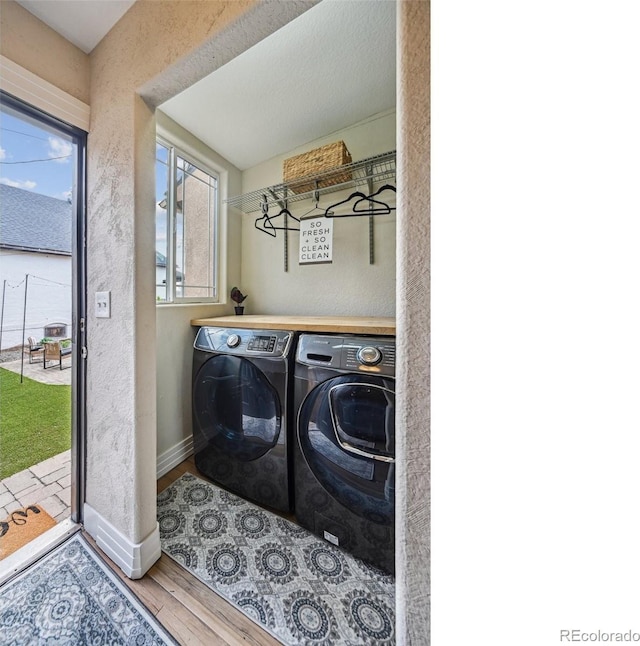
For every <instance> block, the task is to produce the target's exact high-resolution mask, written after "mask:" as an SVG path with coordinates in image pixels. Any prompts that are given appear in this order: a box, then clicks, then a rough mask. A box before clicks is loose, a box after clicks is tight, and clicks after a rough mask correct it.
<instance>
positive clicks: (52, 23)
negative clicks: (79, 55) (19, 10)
mask: <svg viewBox="0 0 640 646" xmlns="http://www.w3.org/2000/svg"><path fill="white" fill-rule="evenodd" d="M16 2H17V3H18V4H20V5H22V6H23V7H24V8H25V9H26V10H27V11H29V12H30V13H32V14H33V15H34V16H36V17H37V18H40V20H42V22H44V23H46V24H47V25H49V27H51V29H53V30H54V31H57V32H58V33H59V34H60V35H61V36H64V37H65V38H66V39H67V40H68V41H70V42H72V43H73V44H74V45H75V46H76V47H78V48H79V49H81V50H82V51H83V52H84V53H85V54H88V53H89V52H91V50H92V49H93V48H94V47H95V46H96V45H97V44H98V43H99V42H100V41H101V40H102V39H103V38H104V36H105V35H106V34H107V33H108V32H109V30H110V29H111V27H113V26H114V25H115V24H116V23H117V22H118V20H120V18H122V16H124V14H125V13H126V12H127V10H128V9H129V7H131V5H132V4H133V3H134V2H135V0H16Z"/></svg>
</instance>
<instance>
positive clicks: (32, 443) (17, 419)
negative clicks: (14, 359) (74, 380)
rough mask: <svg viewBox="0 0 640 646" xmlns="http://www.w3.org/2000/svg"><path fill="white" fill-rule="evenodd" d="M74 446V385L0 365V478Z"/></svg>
mask: <svg viewBox="0 0 640 646" xmlns="http://www.w3.org/2000/svg"><path fill="white" fill-rule="evenodd" d="M70 447H71V386H51V385H49V384H42V383H40V382H38V381H33V380H32V379H28V378H26V377H25V378H24V380H23V383H22V384H21V383H20V375H18V374H16V373H14V372H10V371H9V370H5V369H3V368H0V479H4V478H7V477H9V476H10V475H13V474H14V473H17V472H18V471H22V470H23V469H26V468H27V467H30V466H32V465H34V464H38V462H42V461H43V460H46V459H47V458H50V457H52V456H54V455H57V454H58V453H62V452H63V451H66V450H67V449H69V448H70Z"/></svg>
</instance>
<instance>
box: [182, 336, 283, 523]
mask: <svg viewBox="0 0 640 646" xmlns="http://www.w3.org/2000/svg"><path fill="white" fill-rule="evenodd" d="M293 338H294V335H293V332H288V331H282V330H245V329H236V328H216V327H208V326H205V327H201V328H200V330H199V331H198V334H197V336H196V339H195V342H194V355H193V391H192V400H193V445H194V459H195V465H196V467H197V469H198V471H200V473H202V474H203V475H204V476H206V477H207V478H209V479H210V480H212V481H214V482H217V483H219V484H221V485H223V486H224V487H226V488H227V489H229V490H231V491H233V492H234V493H237V494H238V495H240V496H242V497H244V498H248V499H250V500H253V501H255V502H258V503H260V504H263V505H266V506H268V507H272V508H274V509H277V510H281V511H290V510H291V507H292V495H291V488H292V483H291V478H290V468H289V461H290V458H289V440H288V434H289V418H288V414H287V411H288V406H289V390H290V381H289V380H290V372H291V357H290V353H291V352H292V348H293Z"/></svg>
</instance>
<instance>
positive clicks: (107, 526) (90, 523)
mask: <svg viewBox="0 0 640 646" xmlns="http://www.w3.org/2000/svg"><path fill="white" fill-rule="evenodd" d="M84 527H85V529H86V530H87V531H88V532H89V534H91V536H92V537H93V539H94V540H95V542H96V543H97V545H98V547H99V548H100V549H101V550H102V551H103V552H104V553H105V554H106V555H107V556H108V557H109V558H110V559H111V560H112V561H113V562H114V563H115V564H116V565H117V566H118V567H119V568H120V569H121V570H122V571H123V572H124V573H125V574H126V575H127V576H128V577H129V578H130V579H139V578H141V577H142V576H144V574H145V572H147V570H148V569H149V568H150V567H151V566H152V565H153V564H154V563H155V562H156V561H157V560H158V559H159V558H160V553H161V549H160V529H159V527H158V524H157V523H156V526H155V529H154V530H153V531H152V532H151V534H149V536H147V537H146V538H145V539H144V540H143V541H142V542H141V543H132V542H131V541H130V540H129V539H128V538H127V537H126V536H125V535H124V534H122V532H120V530H118V529H117V528H116V527H114V526H113V525H112V524H111V523H110V522H109V521H108V520H106V519H105V518H103V517H102V516H100V514H99V513H98V512H97V511H96V510H95V509H93V508H92V507H91V505H88V504H87V503H85V504H84Z"/></svg>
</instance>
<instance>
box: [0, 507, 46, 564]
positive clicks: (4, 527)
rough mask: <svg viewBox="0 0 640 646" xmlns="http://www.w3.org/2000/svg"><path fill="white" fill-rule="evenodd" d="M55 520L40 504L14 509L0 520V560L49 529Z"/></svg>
mask: <svg viewBox="0 0 640 646" xmlns="http://www.w3.org/2000/svg"><path fill="white" fill-rule="evenodd" d="M55 524H56V521H55V520H54V519H53V518H51V516H49V514H48V513H47V512H46V511H45V510H44V509H43V508H42V507H40V505H29V506H28V507H25V508H24V509H16V511H14V512H13V513H12V514H10V515H9V516H7V517H6V518H5V519H4V520H3V521H0V560H2V559H4V558H6V557H7V556H9V554H13V553H14V552H15V551H16V550H17V549H19V548H21V547H22V546H23V545H26V544H27V543H28V542H29V541H32V540H33V539H34V538H35V537H36V536H39V535H40V534H42V533H44V532H46V531H47V530H48V529H51V527H53V526H54V525H55Z"/></svg>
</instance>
